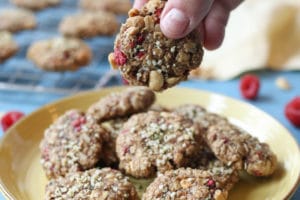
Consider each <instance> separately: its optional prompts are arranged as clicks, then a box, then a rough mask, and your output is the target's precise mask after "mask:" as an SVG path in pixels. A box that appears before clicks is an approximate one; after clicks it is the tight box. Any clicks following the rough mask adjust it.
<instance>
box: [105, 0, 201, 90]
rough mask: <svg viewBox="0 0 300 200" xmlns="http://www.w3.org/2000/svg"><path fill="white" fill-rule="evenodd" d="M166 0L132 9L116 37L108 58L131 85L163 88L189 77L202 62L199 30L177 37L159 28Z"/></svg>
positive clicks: (155, 0)
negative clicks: (166, 33) (164, 32)
mask: <svg viewBox="0 0 300 200" xmlns="http://www.w3.org/2000/svg"><path fill="white" fill-rule="evenodd" d="M165 3H166V1H163V0H150V1H148V3H146V5H145V6H144V7H143V8H142V9H141V10H140V11H138V10H136V9H132V10H131V11H130V12H129V16H130V17H129V18H128V19H127V21H126V22H125V24H123V25H122V26H121V30H120V33H119V34H118V36H117V38H116V40H115V45H114V52H113V53H111V54H110V55H109V61H110V63H111V66H112V67H113V68H114V69H119V70H120V71H121V73H122V75H123V77H124V78H125V79H126V80H127V81H128V82H129V84H130V85H143V86H148V87H150V88H151V89H152V90H155V91H161V90H164V89H166V88H169V87H172V86H174V85H176V84H177V83H179V82H180V81H183V80H186V79H187V76H188V75H189V72H190V71H191V70H192V69H195V68H197V67H199V65H200V63H201V61H202V56H203V50H202V45H201V42H200V38H199V34H198V32H197V31H193V32H192V33H190V34H189V35H187V36H186V37H184V38H182V39H177V40H175V39H169V38H167V37H166V36H164V34H163V33H162V31H161V30H160V24H159V22H160V14H161V12H162V9H163V8H164V5H165Z"/></svg>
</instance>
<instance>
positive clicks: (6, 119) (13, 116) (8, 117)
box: [1, 111, 24, 131]
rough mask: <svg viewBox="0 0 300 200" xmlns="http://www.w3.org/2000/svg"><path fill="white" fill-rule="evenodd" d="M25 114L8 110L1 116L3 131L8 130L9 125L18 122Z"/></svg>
mask: <svg viewBox="0 0 300 200" xmlns="http://www.w3.org/2000/svg"><path fill="white" fill-rule="evenodd" d="M23 116H24V113H22V112H18V111H10V112H7V113H6V114H5V115H4V116H3V117H2V118H1V126H2V129H3V131H6V130H7V129H8V128H9V127H11V126H12V125H13V124H14V123H16V122H17V121H18V120H19V119H20V118H22V117H23Z"/></svg>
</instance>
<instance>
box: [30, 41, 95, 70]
mask: <svg viewBox="0 0 300 200" xmlns="http://www.w3.org/2000/svg"><path fill="white" fill-rule="evenodd" d="M27 57H28V59H30V60H31V61H33V62H34V63H35V64H36V65H37V66H38V67H40V68H41V69H44V70H47V71H68V70H69V71H74V70H77V69H78V68H80V67H82V66H85V65H87V64H89V62H90V61H91V59H92V51H91V49H90V48H89V47H88V45H86V44H85V43H84V42H83V41H81V40H78V39H74V38H54V39H50V40H43V41H38V42H36V43H34V44H32V45H31V46H30V47H29V50H28V51H27Z"/></svg>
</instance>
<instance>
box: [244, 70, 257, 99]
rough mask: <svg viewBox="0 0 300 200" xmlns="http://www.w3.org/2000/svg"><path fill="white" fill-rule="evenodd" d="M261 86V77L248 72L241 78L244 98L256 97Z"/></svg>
mask: <svg viewBox="0 0 300 200" xmlns="http://www.w3.org/2000/svg"><path fill="white" fill-rule="evenodd" d="M259 88H260V81H259V78H258V77H257V76H255V75H251V74H247V75H245V76H243V77H242V78H241V81H240V91H241V93H242V95H243V97H244V98H246V99H255V98H256V97H257V94H258V91H259Z"/></svg>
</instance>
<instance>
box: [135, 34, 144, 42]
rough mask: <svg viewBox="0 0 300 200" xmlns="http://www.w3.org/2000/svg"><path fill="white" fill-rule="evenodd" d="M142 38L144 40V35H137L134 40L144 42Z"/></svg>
mask: <svg viewBox="0 0 300 200" xmlns="http://www.w3.org/2000/svg"><path fill="white" fill-rule="evenodd" d="M144 40H145V37H144V36H143V35H139V36H138V37H137V40H136V42H137V43H138V44H142V43H143V42H144Z"/></svg>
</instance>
